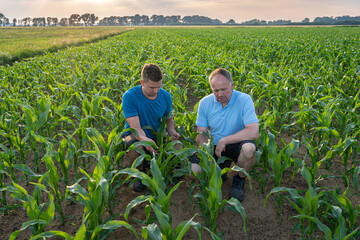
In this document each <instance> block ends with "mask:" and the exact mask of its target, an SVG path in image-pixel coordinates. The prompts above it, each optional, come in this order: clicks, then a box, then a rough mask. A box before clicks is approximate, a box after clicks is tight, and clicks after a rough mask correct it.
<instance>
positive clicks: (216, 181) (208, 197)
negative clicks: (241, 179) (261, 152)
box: [189, 143, 251, 233]
mask: <svg viewBox="0 0 360 240" xmlns="http://www.w3.org/2000/svg"><path fill="white" fill-rule="evenodd" d="M210 144H211V143H210ZM204 150H206V151H202V150H198V156H199V158H200V166H201V174H196V173H194V175H195V177H196V178H197V179H198V180H199V183H200V184H199V186H197V185H196V184H194V185H192V187H191V188H190V190H189V193H190V195H191V193H192V192H193V191H194V190H195V188H199V189H200V192H198V193H195V194H193V195H192V196H190V199H191V200H192V201H194V199H196V201H195V202H196V204H197V205H198V206H199V208H200V210H201V213H202V218H203V219H204V220H205V222H206V226H208V227H209V229H210V230H211V231H212V232H214V233H215V232H216V219H217V217H218V214H219V211H220V210H221V209H222V208H223V207H224V206H225V204H226V203H228V204H230V205H232V206H234V207H235V210H236V211H237V212H239V213H240V214H241V216H242V218H243V229H244V232H245V233H246V224H245V219H246V214H245V210H244V208H243V207H242V205H241V203H240V202H239V201H238V200H237V199H235V198H231V199H230V200H225V199H222V191H221V185H222V179H221V175H222V174H225V173H227V172H229V171H239V172H243V173H244V174H245V175H246V176H247V177H248V178H249V179H250V176H249V174H248V173H246V171H245V170H244V169H242V168H239V167H238V166H234V167H233V168H232V169H230V168H224V169H223V170H221V169H220V167H219V165H218V164H217V163H216V161H215V159H214V158H213V156H212V154H210V153H209V152H211V149H210V147H209V146H205V145H204ZM222 160H224V157H222V158H220V159H218V161H219V162H221V161H222ZM250 187H251V185H250Z"/></svg>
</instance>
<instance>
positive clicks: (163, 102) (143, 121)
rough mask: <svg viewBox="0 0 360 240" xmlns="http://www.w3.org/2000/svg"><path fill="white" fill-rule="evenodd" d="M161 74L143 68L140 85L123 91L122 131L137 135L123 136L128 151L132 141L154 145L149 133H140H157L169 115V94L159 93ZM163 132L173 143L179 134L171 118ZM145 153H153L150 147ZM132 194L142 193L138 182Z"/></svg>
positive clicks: (156, 68) (156, 69) (153, 67)
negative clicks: (134, 192)
mask: <svg viewBox="0 0 360 240" xmlns="http://www.w3.org/2000/svg"><path fill="white" fill-rule="evenodd" d="M162 78H163V74H162V72H161V69H160V67H159V66H157V65H156V64H145V65H144V67H143V69H142V71H141V80H140V82H141V85H140V86H136V87H133V88H131V89H129V90H128V91H126V92H125V93H124V95H123V99H122V109H123V112H124V116H125V119H126V123H125V128H129V127H130V128H133V129H135V130H136V132H137V135H135V134H133V133H132V132H126V133H124V135H123V137H124V138H125V141H126V145H127V147H129V146H130V145H131V144H133V143H134V142H136V141H150V142H153V143H154V144H155V145H156V143H155V140H156V139H155V136H154V135H153V134H152V131H151V130H150V129H143V127H145V126H150V127H151V128H152V129H154V130H155V131H157V130H158V128H159V126H160V122H161V118H163V117H164V116H167V115H168V114H169V113H170V112H171V111H172V100H171V96H170V93H169V92H167V91H166V90H164V89H161V84H162ZM165 121H166V130H167V132H168V133H169V135H171V136H173V137H174V138H175V139H178V138H179V137H180V134H179V133H178V132H176V130H175V121H174V118H173V117H169V118H167V119H166V120H165ZM146 150H147V151H149V152H154V153H157V151H156V149H154V148H153V147H151V146H148V147H146ZM133 189H134V190H135V191H143V190H144V189H145V186H144V185H143V184H142V183H141V182H140V181H138V182H136V183H134V185H133Z"/></svg>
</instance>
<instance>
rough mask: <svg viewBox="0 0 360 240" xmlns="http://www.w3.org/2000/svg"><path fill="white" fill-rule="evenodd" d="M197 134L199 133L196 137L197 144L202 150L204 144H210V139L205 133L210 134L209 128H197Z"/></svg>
mask: <svg viewBox="0 0 360 240" xmlns="http://www.w3.org/2000/svg"><path fill="white" fill-rule="evenodd" d="M196 132H197V133H199V134H198V135H197V137H196V142H197V143H198V144H199V146H200V147H201V148H202V146H203V145H204V143H207V142H208V140H209V139H208V137H207V136H206V135H205V134H204V133H208V128H207V127H199V126H197V127H196Z"/></svg>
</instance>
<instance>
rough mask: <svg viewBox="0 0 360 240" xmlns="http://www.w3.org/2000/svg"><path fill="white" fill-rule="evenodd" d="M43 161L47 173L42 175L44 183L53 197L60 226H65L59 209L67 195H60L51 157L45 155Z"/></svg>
mask: <svg viewBox="0 0 360 240" xmlns="http://www.w3.org/2000/svg"><path fill="white" fill-rule="evenodd" d="M43 161H44V162H45V164H46V168H47V170H48V172H47V173H46V174H45V175H44V176H45V177H44V181H45V182H46V184H47V185H48V186H49V187H50V189H51V192H52V194H53V195H54V196H55V208H56V210H57V212H58V213H59V215H60V221H61V225H64V224H65V216H64V212H63V209H62V207H61V203H62V201H63V200H64V199H65V198H66V195H67V193H65V194H62V193H61V192H60V189H59V173H58V171H57V168H56V167H55V165H54V161H53V159H52V156H51V155H45V156H44V158H43Z"/></svg>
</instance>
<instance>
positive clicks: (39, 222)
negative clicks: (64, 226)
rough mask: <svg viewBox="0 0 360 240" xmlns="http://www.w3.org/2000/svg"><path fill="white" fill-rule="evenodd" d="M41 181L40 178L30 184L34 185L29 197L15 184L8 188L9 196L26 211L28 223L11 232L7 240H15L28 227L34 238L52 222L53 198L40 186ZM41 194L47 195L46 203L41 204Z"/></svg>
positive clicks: (53, 211)
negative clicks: (20, 203) (21, 204)
mask: <svg viewBox="0 0 360 240" xmlns="http://www.w3.org/2000/svg"><path fill="white" fill-rule="evenodd" d="M42 180H43V178H42V177H41V178H40V179H39V182H38V183H32V184H34V185H35V189H34V192H33V195H30V194H29V193H28V192H27V191H26V190H25V189H24V188H23V187H21V186H20V185H18V184H17V183H15V182H13V183H12V184H13V185H12V186H10V187H9V188H8V189H9V192H10V194H11V196H12V197H13V198H14V199H16V200H19V201H21V202H22V203H23V207H24V208H25V209H26V213H27V215H28V218H29V219H30V221H28V222H25V223H23V224H22V226H21V229H20V230H17V231H15V232H13V233H12V234H11V235H10V238H9V239H11V240H12V239H16V237H17V236H18V235H19V233H20V232H21V231H23V230H25V229H26V228H28V227H30V230H31V236H32V237H33V236H36V235H38V234H40V233H42V232H44V230H45V227H46V226H48V225H49V224H50V223H51V221H52V220H53V218H54V216H55V205H54V197H53V195H51V194H50V193H49V192H48V191H47V190H46V187H45V186H44V185H43V184H41V182H42ZM42 192H45V193H47V195H48V199H49V200H48V202H45V203H42V196H41V195H42Z"/></svg>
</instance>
